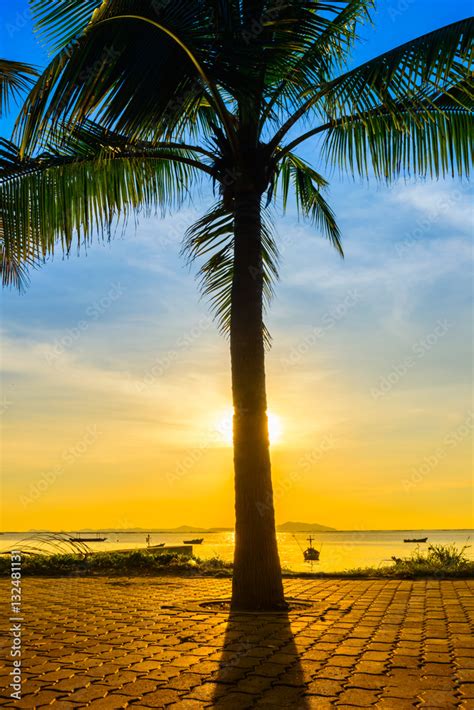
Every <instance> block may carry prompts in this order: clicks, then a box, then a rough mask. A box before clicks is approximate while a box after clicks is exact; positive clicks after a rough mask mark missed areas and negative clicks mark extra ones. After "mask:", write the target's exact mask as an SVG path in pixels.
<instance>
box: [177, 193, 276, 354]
mask: <svg viewBox="0 0 474 710" xmlns="http://www.w3.org/2000/svg"><path fill="white" fill-rule="evenodd" d="M261 243H262V262H263V295H264V305H265V307H266V308H268V306H269V305H270V303H271V300H272V297H273V284H274V282H275V280H276V279H278V250H277V246H276V240H275V237H274V233H273V229H272V225H271V221H270V220H269V219H268V217H266V216H265V214H264V216H263V220H262V231H261ZM182 253H183V254H184V255H185V256H186V257H187V259H188V262H189V263H191V262H194V261H195V260H201V259H204V260H205V261H204V263H202V264H201V266H200V269H199V272H198V274H197V279H198V281H199V285H200V289H201V293H202V295H203V296H204V297H205V298H207V299H208V301H209V304H210V307H211V310H212V312H213V313H214V316H215V318H216V321H217V324H218V327H219V329H220V330H221V332H223V333H225V334H227V333H228V331H229V328H230V317H231V303H232V300H231V298H232V280H233V273H234V214H233V211H232V209H229V208H227V207H225V206H224V204H223V203H222V202H218V203H216V204H215V205H213V207H212V208H211V209H210V210H209V211H208V212H207V213H206V214H205V215H204V216H203V217H201V218H200V219H199V220H198V221H197V222H195V224H193V225H192V226H191V227H190V228H189V229H188V231H187V233H186V235H185V239H184V241H183V247H182ZM265 338H266V340H267V343H269V341H270V336H269V333H268V331H267V330H266V329H265Z"/></svg>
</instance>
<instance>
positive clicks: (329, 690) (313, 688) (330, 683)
mask: <svg viewBox="0 0 474 710" xmlns="http://www.w3.org/2000/svg"><path fill="white" fill-rule="evenodd" d="M307 688H308V693H309V694H311V695H328V696H330V695H331V696H333V695H337V694H338V693H340V692H341V690H342V689H343V686H342V685H341V683H339V682H338V681H336V680H326V679H325V678H318V679H317V680H313V681H311V683H308V686H307Z"/></svg>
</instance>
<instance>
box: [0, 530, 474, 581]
mask: <svg viewBox="0 0 474 710" xmlns="http://www.w3.org/2000/svg"><path fill="white" fill-rule="evenodd" d="M146 534H147V533H146V532H144V533H141V534H135V533H134V534H131V533H108V534H107V540H106V541H105V542H95V543H90V544H89V547H90V548H91V549H92V550H102V551H106V550H117V549H129V548H137V549H138V548H144V547H145V544H146V543H145V537H146ZM104 535H105V534H104ZM193 536H195V537H201V536H202V537H204V542H203V544H202V545H196V546H195V547H194V552H195V554H196V555H198V556H199V557H202V558H209V557H214V556H218V557H220V558H222V559H223V560H231V559H232V554H233V547H234V534H233V533H232V532H224V533H207V534H206V533H194V534H191V535H187V534H186V533H185V534H184V535H183V533H152V534H151V543H152V544H153V545H156V544H158V543H160V542H164V543H166V544H167V545H181V544H182V542H183V540H184V539H188V538H190V537H193ZM307 536H308V533H296V534H295V535H294V536H293V535H292V534H291V533H278V545H279V549H280V558H281V562H282V565H283V566H284V567H288V568H290V569H293V570H295V571H302V570H310V569H311V567H310V565H309V563H305V562H304V561H303V554H302V549H304V548H305V547H307V540H306V538H307ZM25 537H28V535H27V534H26V533H5V534H3V535H0V552H1V551H3V550H9V549H11V548H12V547H19V546H20V545H19V540H22V539H24V538H25ZM313 537H314V543H313V544H314V545H315V547H317V548H318V549H320V550H321V559H320V562H319V563H315V564H314V569H315V570H316V569H318V570H321V571H327V572H330V571H342V570H344V569H351V568H354V567H367V566H378V565H383V564H387V563H389V562H390V558H391V556H392V555H396V556H397V557H402V556H406V555H408V554H410V552H411V551H412V550H414V549H415V548H416V545H414V544H408V543H404V542H403V538H413V537H416V538H420V537H428V542H427V543H426V544H420V548H421V549H427V548H428V545H429V544H430V543H433V544H444V545H449V544H452V543H455V544H456V545H458V546H463V545H471V544H472V541H473V539H474V530H401V531H400V530H374V531H372V530H370V531H367V530H358V531H340V532H324V533H314V535H313ZM35 544H36V543H35ZM467 554H468V556H469V557H471V558H472V559H474V547H472V546H471V547H470V548H469V549H468V550H467Z"/></svg>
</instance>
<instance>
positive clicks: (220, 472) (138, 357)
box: [0, 0, 473, 530]
mask: <svg viewBox="0 0 474 710" xmlns="http://www.w3.org/2000/svg"><path fill="white" fill-rule="evenodd" d="M471 9H472V5H471V3H470V2H467V1H464V0H453V1H451V2H450V3H444V2H435V3H433V2H432V1H429V0H385V1H384V0H380V2H379V3H378V12H377V15H376V24H375V28H374V29H371V28H367V29H366V30H364V31H363V35H362V38H363V42H362V44H361V45H360V46H359V47H358V49H357V51H356V52H355V53H354V58H353V62H354V63H355V64H356V63H359V62H362V61H365V60H366V59H368V58H370V57H372V56H375V55H377V54H378V53H380V52H382V51H384V50H387V49H389V48H390V47H391V46H394V45H397V44H400V43H401V42H403V41H406V40H408V39H410V38H411V37H415V36H417V35H420V34H423V33H425V32H428V31H430V30H432V29H435V28H436V27H439V26H442V25H444V24H448V23H449V22H453V21H455V20H457V19H461V18H463V17H466V16H468V15H469V14H470V12H471ZM0 56H1V57H5V58H9V59H18V60H24V61H28V62H31V63H35V64H37V65H39V66H42V65H44V64H45V62H46V61H47V56H46V53H45V51H44V50H43V49H42V48H41V47H40V45H39V44H38V42H37V40H36V39H35V37H34V35H33V31H32V26H31V21H30V17H29V13H28V9H27V3H26V1H25V0H13V1H12V2H11V3H8V4H7V3H2V5H1V7H0ZM13 117H14V116H13V115H11V116H9V117H8V119H7V120H5V121H4V122H3V124H2V126H1V129H0V134H1V135H4V136H9V135H10V131H11V127H12V121H13ZM302 154H303V156H304V157H305V158H307V159H311V158H315V159H317V150H316V148H315V147H314V145H313V144H309V145H308V146H307V147H305V149H304V150H303V152H302ZM471 198H472V194H470V191H469V187H468V185H467V184H466V183H462V182H460V181H458V180H439V181H436V182H429V181H423V180H418V181H404V180H400V181H398V182H397V183H395V184H393V185H391V186H390V187H386V186H380V185H377V184H376V183H375V182H369V183H367V182H362V181H358V180H356V181H353V180H352V179H349V178H348V177H346V178H343V177H341V176H339V175H335V176H333V177H332V180H331V189H330V193H329V196H328V199H329V201H330V203H331V205H332V207H333V209H334V210H335V212H336V214H337V216H338V221H339V224H340V227H341V229H342V233H343V243H344V250H345V259H344V260H341V259H340V257H339V256H338V254H337V253H336V252H335V251H334V250H333V249H332V248H331V246H330V245H329V243H328V242H327V241H325V240H324V239H323V238H322V237H321V236H320V235H319V234H318V233H317V231H316V230H315V229H314V228H313V227H311V226H309V225H306V224H304V223H303V222H299V221H298V218H297V215H296V214H295V212H294V210H293V209H292V208H290V210H289V211H288V213H287V215H286V216H283V215H282V213H281V209H280V206H279V205H277V207H276V209H275V220H276V228H277V233H278V235H279V245H280V252H281V267H280V282H279V283H278V285H277V289H276V297H275V299H274V302H273V304H272V308H271V311H270V313H269V314H268V316H267V323H268V326H269V329H270V331H271V334H272V336H273V345H272V348H271V350H270V351H269V353H268V356H267V375H268V399H269V411H270V412H271V415H272V421H273V425H272V429H273V430H274V431H273V434H274V436H273V438H274V441H273V444H272V461H273V479H274V488H275V506H276V516H277V521H278V522H280V523H283V522H285V521H287V520H298V521H306V522H318V523H322V524H325V525H330V526H333V527H336V528H339V529H380V528H393V529H402V528H405V529H409V528H466V527H472V492H471V490H472V489H471V486H472V478H471V476H472V427H473V414H472V369H471V361H472V285H473V281H472V247H471V243H472V227H473V223H472V207H471ZM211 200H212V196H211V194H210V192H209V191H207V190H204V191H203V193H202V194H198V195H196V196H195V198H194V200H193V202H192V204H190V205H187V206H185V207H183V208H182V209H181V210H180V211H179V212H178V213H175V214H173V215H167V216H165V217H160V216H156V217H150V218H148V219H142V220H141V221H140V223H139V225H138V228H135V225H133V224H130V225H128V226H127V227H126V229H125V231H124V233H123V235H122V233H120V234H119V235H118V236H117V237H116V238H115V239H114V240H113V241H112V242H111V243H100V242H95V243H94V244H93V245H91V246H90V247H89V249H88V251H87V254H84V253H81V255H80V256H79V257H77V256H76V254H73V255H71V256H70V257H69V258H68V259H64V258H62V257H61V256H60V255H57V256H56V257H55V258H54V260H52V261H49V262H48V263H47V264H46V265H45V266H44V267H43V268H41V269H38V270H36V271H35V272H33V273H32V275H31V284H30V286H29V288H28V290H27V291H26V293H24V294H22V295H19V294H18V293H16V292H14V291H5V292H4V293H3V295H2V319H1V331H2V347H1V368H2V385H3V387H2V398H1V400H0V412H1V422H2V459H1V465H2V493H3V495H2V499H3V506H2V519H1V528H2V529H3V530H27V529H30V528H48V529H55V530H59V529H78V528H83V527H92V528H95V527H97V528H99V527H117V528H122V527H173V526H177V525H180V524H189V525H199V526H206V527H211V526H231V525H232V524H233V482H232V450H231V446H230V443H229V431H228V430H229V416H230V413H231V399H230V370H229V353H228V343H227V341H226V340H225V338H223V337H222V336H221V335H220V334H219V333H218V332H217V329H216V326H215V324H214V323H213V322H212V320H211V318H210V317H209V311H208V308H207V305H206V303H205V301H202V300H201V299H200V297H199V293H198V289H197V284H196V282H195V279H194V276H195V271H196V269H194V268H191V269H190V268H189V267H188V266H187V265H186V264H185V262H184V261H183V259H182V258H181V257H180V256H179V248H180V242H181V239H182V236H183V234H184V232H185V230H186V228H187V227H188V226H189V225H190V224H192V223H193V221H194V220H195V219H196V218H197V217H198V216H200V215H201V214H202V213H203V212H204V211H205V210H206V208H207V207H208V206H209V204H210V202H211ZM277 428H278V429H279V430H280V431H279V434H278V436H277V433H278V432H276V429H277Z"/></svg>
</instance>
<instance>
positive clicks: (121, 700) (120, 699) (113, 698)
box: [52, 693, 130, 710]
mask: <svg viewBox="0 0 474 710" xmlns="http://www.w3.org/2000/svg"><path fill="white" fill-rule="evenodd" d="M129 702H130V697H129V696H128V695H120V694H119V693H114V694H113V695H107V696H106V697H105V698H100V699H99V700H93V701H92V702H91V703H90V704H89V705H88V706H87V707H88V708H93V710H115V709H116V708H117V710H118V708H125V707H127V705H128V703H129ZM55 708H56V703H54V705H52V710H55Z"/></svg>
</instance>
